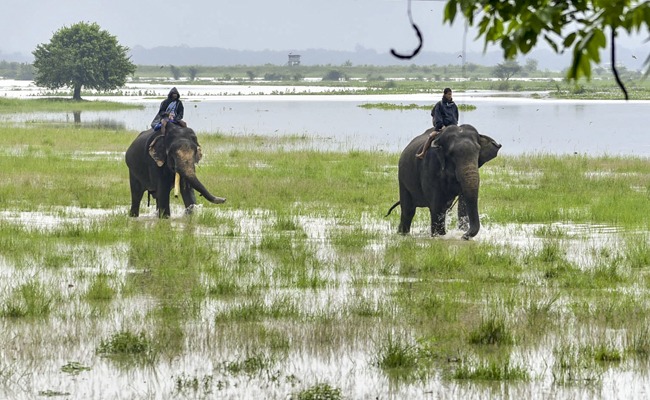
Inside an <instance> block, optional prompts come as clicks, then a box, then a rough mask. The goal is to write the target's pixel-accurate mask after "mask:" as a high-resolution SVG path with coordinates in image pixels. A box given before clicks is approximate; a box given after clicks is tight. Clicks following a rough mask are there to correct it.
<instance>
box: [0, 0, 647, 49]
mask: <svg viewBox="0 0 650 400" xmlns="http://www.w3.org/2000/svg"><path fill="white" fill-rule="evenodd" d="M7 2H8V3H9V4H8V5H7V6H5V7H3V17H2V23H1V24H0V37H2V38H4V40H3V41H2V42H0V53H5V54H12V53H22V54H24V55H29V56H30V57H31V53H32V51H33V50H34V49H35V48H36V46H37V45H38V44H40V43H48V42H49V41H50V39H51V37H52V35H53V34H54V33H55V32H56V31H57V30H59V29H60V28H62V27H64V26H70V25H72V24H74V23H77V22H82V21H83V22H91V23H92V22H96V23H97V24H99V26H100V27H101V28H102V29H104V30H106V31H108V32H109V33H111V34H112V35H114V36H116V37H117V40H118V42H119V43H120V44H121V45H124V46H127V47H129V48H133V47H135V46H142V47H145V48H153V47H158V46H188V47H221V48H226V49H235V50H285V51H301V50H306V49H326V50H344V51H353V50H355V49H357V48H360V47H361V48H366V49H373V50H376V51H377V52H379V53H383V52H389V51H390V50H391V49H395V50H396V51H397V52H400V53H410V52H411V51H412V50H413V49H415V47H417V45H418V40H417V37H416V35H415V31H414V30H413V28H412V27H411V25H410V23H409V20H408V14H407V4H408V3H407V0H185V1H179V0H175V1H171V0H156V1H153V0H2V3H7ZM445 3H446V2H445V1H435V0H434V1H413V2H412V5H411V7H412V15H413V19H414V21H415V22H416V23H417V24H418V25H419V27H420V29H421V31H422V34H423V36H424V44H423V48H422V50H423V51H432V52H435V51H442V52H459V54H460V52H461V51H462V47H463V34H464V29H465V27H464V21H462V20H461V19H457V21H456V22H455V24H454V26H449V25H447V24H443V22H442V20H443V7H444V4H445ZM475 36H476V31H475V30H474V29H471V28H470V31H469V33H468V35H467V41H466V51H468V52H471V51H478V52H481V51H482V50H483V47H484V43H483V39H480V40H478V41H475V40H474V39H475ZM647 36H648V35H647V33H646V34H645V35H644V36H643V37H635V38H628V37H622V38H620V39H619V43H620V44H621V45H622V46H625V47H629V48H632V49H634V48H641V49H646V50H648V49H650V45H649V44H648V43H644V39H645V38H646V37H647ZM540 47H541V48H548V47H546V46H545V45H541V46H540ZM493 49H495V47H491V48H489V49H488V50H493ZM647 53H650V50H648V51H646V54H647ZM644 58H645V56H644Z"/></svg>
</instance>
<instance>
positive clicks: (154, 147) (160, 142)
mask: <svg viewBox="0 0 650 400" xmlns="http://www.w3.org/2000/svg"><path fill="white" fill-rule="evenodd" d="M149 155H150V156H151V158H153V159H154V161H155V162H156V165H157V166H159V167H162V166H163V165H165V159H166V158H167V151H166V150H165V140H164V139H163V136H158V137H156V138H154V139H153V141H152V142H151V144H150V145H149Z"/></svg>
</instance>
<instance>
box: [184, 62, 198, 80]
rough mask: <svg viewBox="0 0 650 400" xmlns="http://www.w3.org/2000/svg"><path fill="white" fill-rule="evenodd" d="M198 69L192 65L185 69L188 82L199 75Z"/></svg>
mask: <svg viewBox="0 0 650 400" xmlns="http://www.w3.org/2000/svg"><path fill="white" fill-rule="evenodd" d="M199 71H200V68H199V67H198V66H197V65H192V66H190V67H188V68H187V72H188V73H189V75H190V80H191V81H193V80H195V79H196V76H197V75H198V74H199Z"/></svg>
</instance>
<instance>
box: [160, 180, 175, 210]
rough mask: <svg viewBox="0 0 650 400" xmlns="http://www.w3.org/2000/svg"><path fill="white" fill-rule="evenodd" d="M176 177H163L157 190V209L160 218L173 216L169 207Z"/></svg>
mask: <svg viewBox="0 0 650 400" xmlns="http://www.w3.org/2000/svg"><path fill="white" fill-rule="evenodd" d="M173 179H174V177H173V176H172V177H167V176H164V175H163V176H162V177H161V179H160V182H158V187H157V189H156V192H157V193H156V209H157V210H158V217H159V218H169V216H170V215H171V208H170V206H169V194H170V192H171V190H172V185H173V183H174V181H173Z"/></svg>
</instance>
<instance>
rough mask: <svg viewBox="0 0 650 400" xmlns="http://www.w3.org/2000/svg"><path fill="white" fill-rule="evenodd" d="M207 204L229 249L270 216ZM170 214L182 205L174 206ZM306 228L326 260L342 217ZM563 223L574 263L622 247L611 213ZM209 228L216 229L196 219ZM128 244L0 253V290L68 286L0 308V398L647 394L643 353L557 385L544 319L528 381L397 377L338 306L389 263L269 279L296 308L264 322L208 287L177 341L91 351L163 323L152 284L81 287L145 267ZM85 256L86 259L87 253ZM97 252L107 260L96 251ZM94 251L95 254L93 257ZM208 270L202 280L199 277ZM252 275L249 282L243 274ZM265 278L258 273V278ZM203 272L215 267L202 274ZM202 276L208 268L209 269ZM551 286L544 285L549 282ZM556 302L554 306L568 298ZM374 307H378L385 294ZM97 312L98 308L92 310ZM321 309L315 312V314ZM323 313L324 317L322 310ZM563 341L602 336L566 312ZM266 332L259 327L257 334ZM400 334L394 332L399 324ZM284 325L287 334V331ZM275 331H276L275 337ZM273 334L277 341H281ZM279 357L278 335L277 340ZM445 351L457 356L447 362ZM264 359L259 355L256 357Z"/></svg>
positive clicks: (58, 215)
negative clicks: (45, 302)
mask: <svg viewBox="0 0 650 400" xmlns="http://www.w3.org/2000/svg"><path fill="white" fill-rule="evenodd" d="M126 211H127V210H126V208H124V209H121V210H112V211H106V210H97V209H74V208H71V209H62V210H54V211H49V212H35V213H29V212H21V213H13V212H2V213H0V219H2V220H4V221H6V222H7V223H10V224H14V225H16V226H20V227H22V228H24V229H27V230H39V231H40V230H42V231H48V230H52V229H55V228H57V227H58V226H61V225H62V224H80V225H82V226H84V225H85V226H87V225H89V224H91V223H93V222H97V221H101V220H102V219H103V218H106V217H110V216H112V215H114V214H115V213H119V214H120V215H124V214H126ZM197 212H199V213H201V212H214V213H216V214H217V216H218V217H220V218H229V219H232V220H233V221H239V226H238V228H237V229H236V231H237V234H236V235H235V236H234V237H231V238H223V237H221V238H219V239H217V240H216V241H215V246H219V248H220V249H221V251H226V252H227V253H228V254H229V257H233V258H236V257H237V255H238V254H241V253H242V252H244V251H245V249H246V248H249V247H250V246H251V244H259V242H260V240H261V237H262V236H263V232H264V229H265V228H268V227H269V226H271V225H272V224H273V223H274V217H273V215H272V214H270V213H268V212H266V211H265V210H254V211H252V212H241V211H233V212H229V211H222V210H218V209H214V210H207V209H199V210H198V211H197ZM172 215H182V210H181V209H180V207H179V206H176V207H175V209H174V210H172ZM156 220H157V218H156V216H155V213H153V212H152V213H149V214H145V215H143V216H142V217H141V218H140V220H139V221H138V223H142V224H149V223H155V221H156ZM363 221H364V222H363V229H364V230H366V231H370V232H374V233H377V234H378V237H386V238H394V237H395V235H391V233H393V230H394V226H393V224H391V223H390V222H388V221H386V220H384V219H377V218H373V217H371V216H368V215H366V216H364V217H363ZM170 222H171V224H172V226H173V227H174V228H175V229H179V230H182V229H185V228H186V224H187V220H186V218H184V217H175V218H172V219H171V221H170ZM297 223H298V225H299V227H300V229H302V230H303V231H304V232H305V233H306V235H307V238H308V239H307V240H308V241H309V242H310V245H311V246H312V247H313V248H314V254H316V256H317V258H318V259H319V260H321V261H322V262H323V263H324V264H326V263H332V261H333V260H336V259H337V258H339V259H340V256H337V254H336V250H335V249H334V248H333V247H332V244H331V242H330V241H329V240H328V238H329V237H330V236H331V235H332V232H333V231H334V230H335V229H337V222H336V220H335V219H327V218H316V217H303V218H301V219H299V220H298V221H297ZM554 228H556V229H558V230H561V231H562V232H564V235H565V236H564V237H565V238H566V239H565V240H564V241H565V242H566V246H567V249H568V250H569V251H568V253H570V256H571V258H572V259H573V260H574V262H575V263H576V265H578V266H579V267H580V268H587V269H588V268H591V267H592V264H593V260H592V258H593V254H594V252H593V251H592V250H593V248H594V247H599V246H608V247H614V248H615V247H617V246H620V245H621V244H620V243H621V240H622V239H621V238H620V237H619V233H620V232H618V230H617V229H615V228H612V227H606V226H587V225H569V224H563V225H557V226H554ZM450 229H451V230H450V232H449V234H448V235H447V236H445V237H444V238H441V240H449V241H454V242H458V243H461V241H460V240H459V239H460V237H461V235H462V232H460V231H458V230H456V229H454V228H453V226H450ZM537 229H539V226H536V225H524V226H501V225H497V224H490V223H486V224H485V225H484V226H483V228H482V230H481V233H480V235H479V236H478V237H477V238H476V239H475V240H476V241H485V242H490V243H498V244H502V245H511V246H513V247H515V248H519V249H521V250H522V251H527V250H532V249H534V248H536V247H538V246H540V245H541V241H542V239H536V238H535V234H534V232H535V231H536V230H537ZM198 233H199V234H200V235H202V236H204V237H205V238H211V237H215V232H213V231H210V230H209V229H205V230H203V231H201V232H198ZM413 236H414V237H415V238H420V237H421V238H426V237H428V226H427V225H426V224H416V225H415V226H414V231H413ZM388 241H390V239H385V240H383V241H382V240H374V241H372V242H371V243H369V245H368V246H367V247H366V248H365V250H364V257H366V258H373V257H381V254H383V251H384V250H385V248H386V246H387V245H388ZM128 252H129V245H128V244H126V243H125V244H123V245H119V246H117V248H115V247H112V248H102V247H99V248H94V249H93V250H92V252H84V251H79V257H80V260H75V264H79V265H84V264H85V263H87V264H89V267H88V268H87V269H86V270H85V271H79V269H78V268H76V267H75V268H63V269H60V270H56V269H54V270H53V269H51V268H50V269H48V268H42V267H40V266H37V265H34V266H29V267H26V266H16V265H12V263H11V261H9V260H0V271H2V278H3V279H2V280H1V282H2V283H1V284H0V293H4V295H3V296H2V299H3V300H5V297H6V295H7V293H8V292H10V290H11V288H13V287H16V285H19V284H22V283H24V282H28V281H30V280H32V279H33V278H34V277H38V280H39V281H40V282H43V284H44V285H45V286H46V287H47V288H48V290H50V291H51V292H53V293H57V295H59V296H62V297H63V298H65V299H67V301H65V302H64V303H65V304H67V306H66V307H65V308H64V309H57V310H55V311H53V312H52V314H51V317H49V318H46V319H45V320H40V319H38V320H36V321H31V320H23V319H18V320H12V319H9V318H3V319H0V324H1V325H2V326H1V327H0V328H1V329H2V332H3V335H2V337H1V338H0V348H2V349H3V351H2V352H1V354H0V365H2V373H1V375H0V376H1V378H2V379H0V397H4V398H15V399H21V398H25V399H28V398H35V397H37V396H38V394H39V393H40V394H41V395H47V394H49V395H57V394H58V395H61V396H64V397H63V398H75V399H77V398H79V399H82V398H96V399H131V398H152V399H167V398H270V399H285V398H288V396H289V395H290V394H291V393H296V392H298V391H299V390H300V389H301V388H302V389H304V388H307V387H311V386H314V385H317V384H319V383H324V382H326V383H328V384H330V386H332V387H337V388H341V390H342V393H343V394H344V395H345V396H346V398H354V399H374V398H394V399H413V398H432V399H438V398H485V399H488V398H526V397H528V398H557V399H574V398H612V399H618V398H621V399H622V398H642V397H638V396H637V395H638V394H641V393H648V391H649V390H650V377H649V375H648V373H647V368H648V366H647V365H645V364H644V363H640V364H637V363H635V362H634V361H624V362H623V363H620V364H617V365H616V366H615V367H612V368H605V369H595V370H594V371H596V372H593V371H592V370H589V371H590V372H588V373H587V372H585V374H586V376H583V377H579V378H576V379H577V380H575V381H571V382H568V384H557V382H556V380H555V378H554V377H553V375H552V373H553V371H552V370H553V368H554V366H556V365H557V363H558V360H557V357H558V355H557V352H556V351H555V349H556V348H557V346H558V343H562V342H566V341H567V338H566V337H559V336H557V334H556V333H551V332H549V334H548V335H545V336H543V337H544V338H543V339H542V340H541V342H540V343H539V345H537V346H534V347H532V348H531V347H515V348H514V349H513V351H512V352H511V354H510V360H511V362H512V363H513V365H525V366H526V367H525V368H526V370H527V371H528V373H529V374H530V376H531V380H530V381H528V382H507V383H487V382H481V381H463V380H450V379H445V378H444V377H443V376H441V375H440V374H432V375H429V376H427V377H426V378H424V379H407V380H404V379H396V378H394V377H391V376H390V375H387V374H386V373H385V372H383V371H382V370H380V369H378V368H377V367H375V366H374V362H375V357H376V355H377V347H378V343H381V341H382V340H383V339H384V338H385V335H386V332H385V331H383V330H382V329H381V328H380V327H378V326H376V325H375V323H374V322H373V323H370V322H369V321H374V319H373V320H364V319H360V320H359V321H358V323H357V324H352V325H350V324H349V323H346V324H341V325H338V324H337V323H336V321H338V316H340V315H341V314H342V313H346V312H348V311H346V310H349V309H350V308H351V307H354V304H357V303H356V302H357V301H358V299H359V298H363V299H365V301H366V303H367V304H371V305H372V304H378V303H379V304H381V303H382V302H390V299H391V296H392V293H393V291H394V289H395V285H396V284H400V281H402V282H403V280H400V279H397V280H391V279H387V278H386V277H385V276H382V277H378V278H376V279H374V280H373V278H372V277H370V278H369V279H371V280H372V281H373V282H374V283H373V284H372V285H362V286H361V287H359V286H358V285H355V283H354V279H355V278H354V276H351V274H352V275H354V272H348V271H347V269H343V270H342V271H337V270H336V269H334V270H331V271H329V272H328V274H329V276H330V278H329V279H331V280H332V282H335V284H331V285H328V286H327V287H325V288H321V289H318V290H295V289H282V288H271V289H270V290H268V291H266V292H265V294H264V295H263V297H262V298H263V301H264V302H265V303H266V304H279V303H280V304H283V305H285V306H287V304H288V305H289V306H291V307H295V309H296V310H297V312H298V313H299V315H300V317H296V318H280V319H274V320H271V321H269V322H251V323H233V324H219V323H217V322H216V321H215V318H214V316H215V315H216V314H218V313H219V312H223V311H224V310H228V309H230V308H232V307H234V306H235V304H237V302H236V301H232V299H228V298H227V297H226V298H221V297H215V298H208V299H206V300H205V301H203V302H202V304H201V306H200V313H199V314H198V315H196V316H194V317H187V318H184V319H183V322H182V329H183V332H184V337H183V339H182V341H181V342H179V343H178V347H176V348H172V349H169V350H168V352H166V353H165V354H164V355H162V356H159V357H157V358H156V359H154V360H152V361H150V362H146V363H144V364H143V363H135V364H133V363H128V362H126V363H125V362H120V361H117V360H114V359H109V358H105V357H101V356H99V355H97V354H96V353H95V349H96V348H97V347H98V345H99V340H100V339H101V338H106V337H108V336H109V335H111V334H113V333H115V332H116V331H118V330H119V329H121V328H122V327H125V326H128V327H131V329H132V330H134V331H139V330H144V331H145V332H148V333H152V334H155V333H156V332H157V330H158V329H159V328H158V327H157V326H156V324H155V322H154V320H152V319H151V318H150V317H149V316H148V315H149V312H151V311H152V310H154V309H155V307H156V303H157V300H156V299H154V298H150V297H148V296H146V295H140V296H137V297H129V298H128V299H122V298H121V297H120V296H119V295H118V296H117V297H116V299H114V300H112V301H111V302H110V303H109V304H108V305H107V306H103V307H100V308H98V307H97V306H93V305H91V304H90V303H88V302H86V301H79V300H78V298H79V296H81V294H82V293H85V291H86V290H87V287H88V279H87V278H88V277H89V276H93V275H94V274H96V273H98V272H108V273H114V274H115V276H116V280H117V282H116V284H117V286H118V287H119V286H120V285H122V284H124V283H125V282H127V281H129V280H133V279H136V280H137V279H140V277H141V276H142V275H143V274H145V275H146V270H145V271H143V270H142V269H141V268H140V267H139V266H134V265H131V262H130V261H129V259H128ZM84 258H87V260H86V262H84ZM97 260H101V261H100V262H99V263H98V262H97ZM97 264H99V266H98V265H97ZM204 279H208V278H207V277H206V278H204ZM251 279H252V281H251V282H249V283H250V284H264V283H266V282H255V279H256V278H255V277H251ZM259 279H261V278H259ZM208 280H209V279H208ZM206 282H207V281H206ZM549 295H550V294H549ZM562 306H563V305H562V304H558V307H562ZM380 308H381V307H380ZM90 315H92V318H88V316H90ZM321 318H322V320H321ZM328 321H329V322H328ZM570 326H572V327H573V328H571V329H572V332H569V336H570V337H571V338H573V339H570V342H571V343H573V340H575V341H576V342H578V343H580V342H581V341H582V340H583V339H584V338H587V337H591V336H594V335H601V334H602V333H601V332H597V331H596V330H595V329H592V328H591V327H589V326H584V325H580V324H579V323H575V324H571V325H570ZM260 332H265V333H264V335H262V336H260ZM398 333H399V332H398ZM607 335H608V337H609V339H610V340H612V341H613V342H614V343H623V342H624V338H625V331H624V330H610V331H609V332H608V333H607ZM289 338H290V339H289ZM285 340H290V342H284V341H285ZM272 343H275V344H272ZM278 343H280V345H278ZM282 343H286V346H287V347H286V350H281V351H280V354H281V356H279V357H278V355H277V354H278V353H277V352H276V351H271V349H272V348H274V347H278V346H279V347H280V348H282V347H283V346H282ZM246 361H248V362H250V363H258V364H261V365H263V367H262V368H261V369H260V370H255V369H253V370H251V371H250V372H235V369H233V365H239V364H238V363H243V362H246ZM70 362H77V363H79V364H80V365H82V366H84V367H87V368H88V370H81V371H78V372H77V373H70V372H63V371H62V367H64V366H66V365H69V364H70ZM449 362H451V363H453V362H454V361H453V360H452V361H449ZM264 365H265V366H264Z"/></svg>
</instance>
